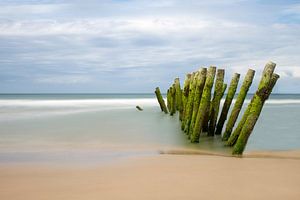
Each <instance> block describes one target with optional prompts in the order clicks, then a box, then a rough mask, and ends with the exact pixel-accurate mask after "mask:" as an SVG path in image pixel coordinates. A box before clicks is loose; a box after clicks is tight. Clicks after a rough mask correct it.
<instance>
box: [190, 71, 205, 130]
mask: <svg viewBox="0 0 300 200" xmlns="http://www.w3.org/2000/svg"><path fill="white" fill-rule="evenodd" d="M206 73H207V69H206V68H201V69H199V76H198V78H197V83H196V92H195V96H194V104H193V112H192V117H191V122H190V124H189V127H187V134H188V135H190V133H191V132H192V131H193V127H194V124H195V120H196V117H197V113H198V108H199V104H200V101H201V97H202V92H203V88H204V84H205V80H206Z"/></svg>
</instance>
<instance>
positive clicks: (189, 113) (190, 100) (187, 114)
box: [184, 71, 199, 133]
mask: <svg viewBox="0 0 300 200" xmlns="http://www.w3.org/2000/svg"><path fill="white" fill-rule="evenodd" d="M198 76H199V72H198V71H197V72H196V74H195V75H194V78H193V80H192V81H191V85H190V89H191V90H190V94H189V98H188V102H187V105H186V112H185V117H184V121H185V122H184V132H186V133H187V131H188V127H189V126H190V122H191V117H192V113H193V105H194V98H195V93H196V86H197V79H198Z"/></svg>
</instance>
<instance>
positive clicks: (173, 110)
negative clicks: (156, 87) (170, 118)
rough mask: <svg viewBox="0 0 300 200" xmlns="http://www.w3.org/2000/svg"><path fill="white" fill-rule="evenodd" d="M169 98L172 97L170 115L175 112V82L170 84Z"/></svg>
mask: <svg viewBox="0 0 300 200" xmlns="http://www.w3.org/2000/svg"><path fill="white" fill-rule="evenodd" d="M171 99H172V106H171V112H170V114H171V115H174V114H175V113H176V103H177V102H176V89H175V84H173V85H172V90H171Z"/></svg>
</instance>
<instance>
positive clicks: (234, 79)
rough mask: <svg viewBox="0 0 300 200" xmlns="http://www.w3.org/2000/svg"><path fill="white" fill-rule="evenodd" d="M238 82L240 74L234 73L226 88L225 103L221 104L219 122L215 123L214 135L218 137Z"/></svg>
mask: <svg viewBox="0 0 300 200" xmlns="http://www.w3.org/2000/svg"><path fill="white" fill-rule="evenodd" d="M239 80H240V74H238V73H234V75H233V77H232V79H231V81H230V85H229V88H228V92H227V95H226V99H225V102H224V104H223V108H222V111H221V115H220V118H219V121H218V123H217V128H216V132H215V134H216V135H220V134H221V133H222V129H223V126H224V123H225V121H226V119H227V114H228V111H229V108H230V106H231V102H232V99H233V98H234V95H235V92H236V88H237V86H238V83H239Z"/></svg>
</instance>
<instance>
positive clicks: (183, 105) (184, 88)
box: [179, 74, 192, 121]
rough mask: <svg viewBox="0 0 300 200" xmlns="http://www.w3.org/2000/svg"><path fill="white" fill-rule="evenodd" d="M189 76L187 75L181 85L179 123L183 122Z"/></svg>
mask: <svg viewBox="0 0 300 200" xmlns="http://www.w3.org/2000/svg"><path fill="white" fill-rule="evenodd" d="M191 76H192V75H191V74H187V75H186V77H185V80H184V84H183V91H182V112H180V113H179V115H180V116H179V118H180V119H181V121H184V112H185V106H186V102H187V98H188V95H189V87H190V81H191Z"/></svg>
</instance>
